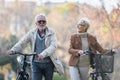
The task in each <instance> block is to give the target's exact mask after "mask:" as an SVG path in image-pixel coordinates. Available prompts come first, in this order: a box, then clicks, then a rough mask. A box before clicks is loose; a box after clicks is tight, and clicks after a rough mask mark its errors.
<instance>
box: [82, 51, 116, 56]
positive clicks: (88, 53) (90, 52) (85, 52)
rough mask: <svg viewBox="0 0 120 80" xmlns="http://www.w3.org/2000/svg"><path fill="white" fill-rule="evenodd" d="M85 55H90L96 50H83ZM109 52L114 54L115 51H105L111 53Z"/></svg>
mask: <svg viewBox="0 0 120 80" xmlns="http://www.w3.org/2000/svg"><path fill="white" fill-rule="evenodd" d="M83 53H84V54H85V55H90V54H95V52H93V51H89V50H86V51H84V52H83ZM109 53H111V54H112V53H113V54H114V52H113V51H112V50H108V51H107V52H105V53H104V54H109ZM101 55H102V54H101Z"/></svg>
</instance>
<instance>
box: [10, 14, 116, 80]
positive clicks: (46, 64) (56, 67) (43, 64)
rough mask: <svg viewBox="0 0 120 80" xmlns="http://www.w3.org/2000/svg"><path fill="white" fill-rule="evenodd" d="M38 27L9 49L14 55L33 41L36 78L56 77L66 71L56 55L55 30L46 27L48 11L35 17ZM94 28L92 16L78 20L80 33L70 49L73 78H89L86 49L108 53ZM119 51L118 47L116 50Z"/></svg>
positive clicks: (86, 79)
mask: <svg viewBox="0 0 120 80" xmlns="http://www.w3.org/2000/svg"><path fill="white" fill-rule="evenodd" d="M35 24H36V28H35V29H32V30H30V31H29V32H28V33H27V34H26V35H25V36H24V37H23V38H22V39H21V40H20V41H18V42H17V43H16V44H15V45H14V46H13V47H12V48H11V49H10V50H9V51H8V54H9V55H13V52H14V51H21V50H22V49H23V48H25V46H26V45H27V44H28V43H30V45H31V49H32V53H36V54H37V55H38V56H35V57H34V59H32V80H42V77H43V76H44V78H45V80H53V73H54V71H55V72H58V73H59V74H64V69H63V65H62V63H61V61H60V60H59V58H58V55H57V54H56V49H57V38H56V33H55V31H54V30H53V29H51V28H49V27H47V26H46V24H47V20H46V16H45V15H44V14H38V15H36V16H35ZM89 27H90V21H89V20H88V18H81V19H80V20H79V21H78V23H77V33H76V34H73V35H72V36H71V39H70V48H69V50H68V52H69V53H70V55H71V57H70V60H69V66H70V67H69V71H70V77H71V80H88V71H89V66H90V56H89V55H84V50H91V51H94V52H96V51H98V52H100V53H105V52H106V51H107V50H106V49H103V48H102V47H101V45H100V44H99V43H98V42H97V40H96V38H95V37H94V36H92V35H91V34H89V33H87V30H88V28H89ZM112 51H113V52H115V50H114V49H113V50H112Z"/></svg>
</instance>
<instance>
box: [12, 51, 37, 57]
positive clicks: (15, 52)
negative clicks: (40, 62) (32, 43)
mask: <svg viewBox="0 0 120 80" xmlns="http://www.w3.org/2000/svg"><path fill="white" fill-rule="evenodd" d="M13 54H19V55H23V56H34V55H37V54H35V53H33V54H26V53H22V52H17V51H14V52H13Z"/></svg>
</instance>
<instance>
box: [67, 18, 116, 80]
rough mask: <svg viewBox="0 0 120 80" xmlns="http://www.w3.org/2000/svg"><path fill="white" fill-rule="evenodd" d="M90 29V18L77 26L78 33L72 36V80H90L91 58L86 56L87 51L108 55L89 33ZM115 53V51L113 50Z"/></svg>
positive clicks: (83, 19)
mask: <svg viewBox="0 0 120 80" xmlns="http://www.w3.org/2000/svg"><path fill="white" fill-rule="evenodd" d="M89 27H90V21H89V20H88V18H82V19H80V21H79V22H78V24H77V30H78V33H77V34H74V35H72V36H71V39H70V48H69V50H68V51H69V53H70V55H71V57H70V60H69V66H70V76H71V80H88V78H89V75H88V71H89V66H90V56H89V55H84V51H85V50H90V51H93V52H94V53H96V52H97V51H98V52H100V53H106V51H108V50H106V49H103V48H102V47H101V45H100V44H99V43H98V42H97V40H96V38H95V37H94V36H92V35H90V34H89V33H87V30H88V28H89ZM113 51H114V50H113Z"/></svg>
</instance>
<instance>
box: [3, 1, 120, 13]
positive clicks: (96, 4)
mask: <svg viewBox="0 0 120 80" xmlns="http://www.w3.org/2000/svg"><path fill="white" fill-rule="evenodd" d="M5 1H15V0H5ZM19 1H34V2H37V5H41V4H43V3H45V2H47V1H49V2H52V3H61V2H65V1H67V2H79V3H81V4H82V3H86V4H89V5H92V6H94V7H99V6H101V3H100V1H99V0H19ZM102 1H104V3H105V8H106V10H107V12H108V13H110V12H111V11H112V9H113V8H117V4H116V3H119V4H120V1H119V0H102Z"/></svg>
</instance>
